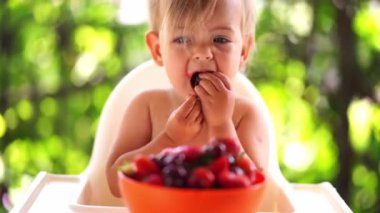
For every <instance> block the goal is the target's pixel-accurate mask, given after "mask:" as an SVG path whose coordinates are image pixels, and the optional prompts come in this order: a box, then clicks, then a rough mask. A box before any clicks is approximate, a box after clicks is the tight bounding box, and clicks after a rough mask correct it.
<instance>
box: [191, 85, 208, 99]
mask: <svg viewBox="0 0 380 213" xmlns="http://www.w3.org/2000/svg"><path fill="white" fill-rule="evenodd" d="M194 91H195V94H197V95H198V97H199V98H200V99H201V101H203V100H204V99H205V98H207V97H208V94H207V92H206V91H205V89H204V88H203V87H201V86H199V85H198V86H196V87H194Z"/></svg>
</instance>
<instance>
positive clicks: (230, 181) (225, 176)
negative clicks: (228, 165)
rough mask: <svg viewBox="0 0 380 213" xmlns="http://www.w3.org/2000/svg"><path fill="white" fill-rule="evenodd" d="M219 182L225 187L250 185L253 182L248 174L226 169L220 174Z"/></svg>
mask: <svg viewBox="0 0 380 213" xmlns="http://www.w3.org/2000/svg"><path fill="white" fill-rule="evenodd" d="M218 182H219V184H220V186H221V187H223V188H237V187H248V186H249V185H250V183H251V182H250V180H249V178H248V177H247V176H245V175H237V174H235V173H233V172H231V171H226V170H225V171H222V172H221V173H220V174H219V176H218Z"/></svg>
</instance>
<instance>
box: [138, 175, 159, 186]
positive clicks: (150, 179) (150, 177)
mask: <svg viewBox="0 0 380 213" xmlns="http://www.w3.org/2000/svg"><path fill="white" fill-rule="evenodd" d="M143 182H145V183H149V184H153V185H159V186H162V185H164V180H163V178H162V177H161V175H158V174H150V175H148V176H147V177H145V178H144V179H143Z"/></svg>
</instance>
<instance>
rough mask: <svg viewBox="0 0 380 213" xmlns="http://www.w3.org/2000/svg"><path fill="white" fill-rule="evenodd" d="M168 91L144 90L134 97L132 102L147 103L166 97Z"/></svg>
mask: <svg viewBox="0 0 380 213" xmlns="http://www.w3.org/2000/svg"><path fill="white" fill-rule="evenodd" d="M168 97H169V96H168V91H167V90H163V89H154V90H146V91H143V92H141V93H139V94H137V95H136V96H135V97H134V99H133V100H134V102H137V103H141V104H143V103H144V104H147V105H149V104H150V103H154V102H158V101H163V100H166V99H168Z"/></svg>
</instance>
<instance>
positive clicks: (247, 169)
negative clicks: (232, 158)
mask: <svg viewBox="0 0 380 213" xmlns="http://www.w3.org/2000/svg"><path fill="white" fill-rule="evenodd" d="M236 164H237V165H238V166H239V167H240V168H242V169H243V170H244V173H245V174H246V175H248V176H249V175H250V174H251V173H252V172H253V171H255V169H256V166H255V164H253V162H252V161H251V160H250V159H249V158H248V157H240V158H238V159H237V161H236Z"/></svg>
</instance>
